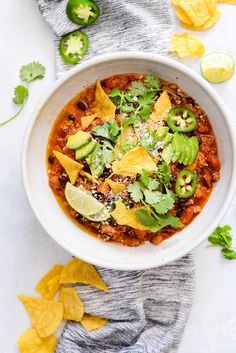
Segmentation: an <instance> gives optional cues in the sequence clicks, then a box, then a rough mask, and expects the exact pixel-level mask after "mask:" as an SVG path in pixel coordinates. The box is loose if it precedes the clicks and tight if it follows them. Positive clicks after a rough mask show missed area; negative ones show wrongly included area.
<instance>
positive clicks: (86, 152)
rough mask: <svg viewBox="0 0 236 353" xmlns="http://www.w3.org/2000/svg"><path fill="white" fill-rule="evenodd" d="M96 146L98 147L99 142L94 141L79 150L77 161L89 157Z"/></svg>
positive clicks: (77, 151)
mask: <svg viewBox="0 0 236 353" xmlns="http://www.w3.org/2000/svg"><path fill="white" fill-rule="evenodd" d="M96 145H97V142H96V141H94V140H92V141H90V142H89V143H88V144H87V145H85V146H83V147H81V148H78V149H77V150H76V151H75V159H76V160H77V161H79V160H80V159H84V158H86V157H88V155H89V154H90V153H92V152H93V151H94V150H95V147H96Z"/></svg>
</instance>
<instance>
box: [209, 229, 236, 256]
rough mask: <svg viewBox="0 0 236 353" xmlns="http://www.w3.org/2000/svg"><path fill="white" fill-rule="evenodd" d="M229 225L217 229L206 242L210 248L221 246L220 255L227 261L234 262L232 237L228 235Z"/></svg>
mask: <svg viewBox="0 0 236 353" xmlns="http://www.w3.org/2000/svg"><path fill="white" fill-rule="evenodd" d="M231 230H232V228H231V227H230V225H225V226H222V227H217V228H216V229H215V230H214V232H213V233H212V234H211V235H210V236H209V238H208V241H209V242H210V243H211V245H212V246H221V247H222V249H221V253H222V255H223V256H224V257H225V258H226V259H228V260H236V251H235V250H234V248H233V247H232V243H233V237H232V235H231V234H230V231H231Z"/></svg>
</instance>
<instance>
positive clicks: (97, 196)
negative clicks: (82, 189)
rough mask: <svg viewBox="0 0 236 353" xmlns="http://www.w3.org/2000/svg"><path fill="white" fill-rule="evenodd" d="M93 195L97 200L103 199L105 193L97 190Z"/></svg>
mask: <svg viewBox="0 0 236 353" xmlns="http://www.w3.org/2000/svg"><path fill="white" fill-rule="evenodd" d="M93 196H94V197H95V199H97V200H100V201H101V200H103V193H102V192H96V193H95V194H93Z"/></svg>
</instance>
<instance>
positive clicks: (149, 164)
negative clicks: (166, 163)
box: [112, 147, 157, 176]
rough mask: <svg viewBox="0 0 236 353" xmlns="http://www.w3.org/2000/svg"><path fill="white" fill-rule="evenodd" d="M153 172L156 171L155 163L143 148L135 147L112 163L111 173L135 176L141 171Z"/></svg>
mask: <svg viewBox="0 0 236 353" xmlns="http://www.w3.org/2000/svg"><path fill="white" fill-rule="evenodd" d="M143 169H145V170H149V171H154V170H156V169H157V166H156V163H155V162H154V161H153V159H152V157H151V156H150V154H149V153H148V152H147V150H146V149H145V148H143V147H135V148H133V149H132V150H130V151H128V152H127V153H126V154H125V155H124V156H123V157H122V158H121V160H120V161H115V162H113V163H112V171H113V173H114V174H118V175H127V176H129V175H131V176H135V175H136V174H138V173H141V172H142V170H143Z"/></svg>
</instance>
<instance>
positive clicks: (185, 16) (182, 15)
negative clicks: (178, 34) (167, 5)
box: [176, 7, 192, 25]
mask: <svg viewBox="0 0 236 353" xmlns="http://www.w3.org/2000/svg"><path fill="white" fill-rule="evenodd" d="M176 15H177V17H178V18H179V19H180V21H183V22H184V23H187V24H188V25H191V24H192V21H191V19H190V18H189V16H188V14H187V13H186V12H185V11H184V10H183V9H182V8H181V7H179V8H178V10H177V12H176Z"/></svg>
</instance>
